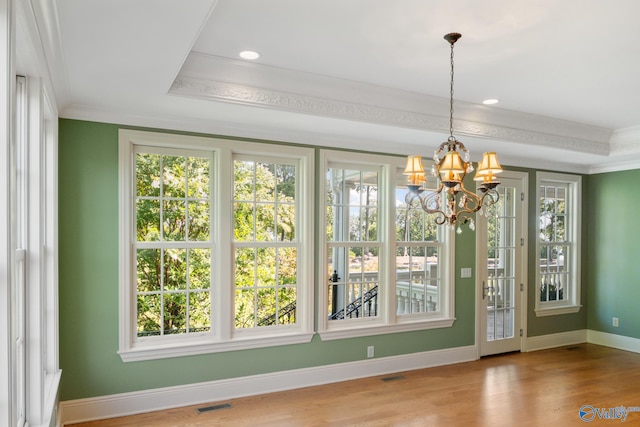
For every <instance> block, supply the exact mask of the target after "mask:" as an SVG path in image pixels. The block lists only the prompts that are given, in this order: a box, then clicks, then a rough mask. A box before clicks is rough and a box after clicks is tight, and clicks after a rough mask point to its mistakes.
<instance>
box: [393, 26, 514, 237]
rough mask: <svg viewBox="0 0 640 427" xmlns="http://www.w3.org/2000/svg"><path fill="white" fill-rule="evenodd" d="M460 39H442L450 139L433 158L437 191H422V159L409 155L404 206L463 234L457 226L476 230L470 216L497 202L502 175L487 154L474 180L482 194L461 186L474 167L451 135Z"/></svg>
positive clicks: (494, 158)
mask: <svg viewBox="0 0 640 427" xmlns="http://www.w3.org/2000/svg"><path fill="white" fill-rule="evenodd" d="M460 37H462V36H461V35H460V34H459V33H450V34H447V35H445V36H444V39H445V40H446V41H448V42H449V44H450V45H451V89H450V101H449V138H448V139H447V141H445V142H443V143H442V144H440V146H439V147H438V149H437V150H436V151H435V153H434V155H433V161H434V162H435V163H434V165H433V166H432V167H431V174H432V175H433V176H434V177H435V178H436V181H437V183H438V188H437V190H435V191H429V190H426V189H425V188H424V184H425V182H426V176H425V170H424V166H423V164H422V157H421V156H418V155H415V156H409V157H408V159H407V167H406V168H405V170H404V174H405V175H408V182H409V185H408V188H409V192H408V193H407V196H406V203H407V205H408V206H409V207H418V206H421V207H422V209H423V210H424V211H425V212H427V213H429V214H435V215H436V217H435V221H436V223H437V224H439V225H442V224H447V225H449V226H450V227H452V228H455V227H456V225H458V227H457V233H461V232H462V229H461V228H460V224H469V228H470V229H471V230H475V224H474V222H473V218H472V216H473V214H474V213H475V212H478V211H480V212H479V214H482V213H483V209H482V208H483V206H484V207H486V206H490V205H492V204H494V203H496V202H497V201H498V198H499V195H498V192H497V191H496V190H495V188H496V186H497V185H498V184H499V182H498V181H497V179H496V174H499V173H500V172H502V167H500V163H499V162H498V156H497V155H496V153H495V152H486V153H484V154H483V155H482V160H481V161H480V162H479V163H478V170H477V171H476V175H475V177H474V178H473V179H474V180H475V181H477V182H478V184H479V185H478V189H479V190H480V193H481V194H476V193H474V192H471V191H469V190H467V189H466V188H465V186H464V182H463V181H464V178H465V176H466V175H467V174H468V173H471V172H472V171H473V170H474V167H473V164H472V163H471V161H469V151H468V150H467V149H466V147H465V146H464V144H463V143H462V142H460V141H458V140H457V139H456V137H455V136H453V45H454V44H455V42H456V41H458V39H459V38H460Z"/></svg>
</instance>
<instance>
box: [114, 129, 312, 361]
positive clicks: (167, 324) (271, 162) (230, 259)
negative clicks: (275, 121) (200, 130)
mask: <svg viewBox="0 0 640 427" xmlns="http://www.w3.org/2000/svg"><path fill="white" fill-rule="evenodd" d="M312 175H313V151H312V150H309V149H303V148H295V147H280V146H275V145H267V144H253V143H238V142H232V141H226V140H218V139H212V138H198V137H189V136H181V135H166V134H158V133H150V132H139V131H129V130H121V131H120V195H121V200H120V233H121V234H120V263H121V264H120V270H121V271H120V273H121V280H120V294H121V301H120V325H121V329H120V351H119V353H120V355H121V357H122V359H123V360H124V361H133V360H145V359H154V358H162V357H173V356H179V355H189V354H202V353H210V352H218V351H229V350H237V349H245V348H256V347H265V346H272V345H283V344H289V343H297V342H308V341H309V340H310V339H311V337H312V333H313V322H312V301H313V299H312V297H313V264H312V260H313V247H312V246H311V242H312V233H313V215H312V209H311V207H310V206H311V203H312V201H313V186H312V185H311V183H312V179H311V176H312Z"/></svg>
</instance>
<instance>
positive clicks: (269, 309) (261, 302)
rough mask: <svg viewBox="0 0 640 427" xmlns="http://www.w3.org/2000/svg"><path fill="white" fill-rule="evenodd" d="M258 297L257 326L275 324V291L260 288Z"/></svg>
mask: <svg viewBox="0 0 640 427" xmlns="http://www.w3.org/2000/svg"><path fill="white" fill-rule="evenodd" d="M257 295H258V311H257V313H256V315H257V317H258V326H270V325H274V324H276V322H277V319H276V307H277V302H276V290H275V289H273V288H260V289H258V292H257Z"/></svg>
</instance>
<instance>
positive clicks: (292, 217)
mask: <svg viewBox="0 0 640 427" xmlns="http://www.w3.org/2000/svg"><path fill="white" fill-rule="evenodd" d="M277 214H278V216H277V230H276V232H277V240H278V241H281V242H282V241H293V240H295V238H296V236H295V226H296V209H295V205H294V204H290V203H287V204H278V212H277Z"/></svg>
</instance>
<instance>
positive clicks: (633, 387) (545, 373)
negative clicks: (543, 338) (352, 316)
mask: <svg viewBox="0 0 640 427" xmlns="http://www.w3.org/2000/svg"><path fill="white" fill-rule="evenodd" d="M389 377H396V378H391V380H389ZM384 379H387V381H384ZM218 404H230V405H231V407H229V408H225V409H218V410H214V411H210V412H203V413H198V411H197V408H202V407H207V406H212V405H218ZM583 405H591V406H592V407H594V408H598V409H600V408H604V409H609V408H616V407H621V406H622V407H626V408H636V407H637V408H638V410H640V354H637V353H631V352H626V351H622V350H616V349H612V348H608V347H602V346H598V345H595V344H580V345H575V346H570V347H562V348H557V349H551V350H542V351H536V352H531V353H509V354H504V355H499V356H491V357H486V358H483V359H481V360H479V361H475V362H469V363H461V364H456V365H449V366H442V367H436V368H429V369H421V370H416V371H407V372H402V373H398V374H393V375H386V376H381V377H371V378H365V379H360V380H353V381H345V382H342V383H335V384H328V385H323V386H316V387H308V388H303V389H297V390H291V391H285V392H278V393H271V394H266V395H259V396H253V397H246V398H240V399H231V400H228V401H225V402H210V403H205V404H199V405H194V406H188V407H183V408H177V409H170V410H165V411H159V412H151V413H146V414H140V415H133V416H128V417H121V418H113V419H109V420H101V421H94V422H88V423H82V424H74V426H76V427H79V426H84V427H129V426H135V427H147V426H148V427H178V426H180V427H186V426H190V427H196V426H198V427H200V426H232V427H236V426H278V427H285V426H304V427H307V426H309V427H315V426H411V427H418V426H446V427H456V426H464V427H471V426H491V427H499V426H516V425H517V426H536V427H538V426H544V427H555V426H558V427H566V426H582V425H585V421H583V420H581V419H580V416H579V410H580V408H581V407H582V406H583ZM591 415H594V417H593V418H594V419H593V421H592V422H590V423H588V425H590V426H600V425H607V426H615V425H618V424H619V423H620V422H622V421H621V420H620V419H615V420H612V419H608V420H603V419H601V418H600V417H599V416H598V414H594V413H591ZM623 425H640V412H630V413H629V414H628V416H627V418H626V422H625V423H624V424H623Z"/></svg>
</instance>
